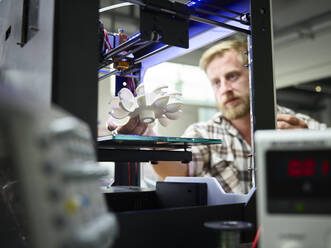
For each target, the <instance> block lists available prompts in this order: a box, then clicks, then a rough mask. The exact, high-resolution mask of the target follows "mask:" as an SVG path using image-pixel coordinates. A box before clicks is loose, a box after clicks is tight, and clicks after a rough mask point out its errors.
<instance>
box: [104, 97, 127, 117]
mask: <svg viewBox="0 0 331 248" xmlns="http://www.w3.org/2000/svg"><path fill="white" fill-rule="evenodd" d="M109 114H110V115H111V116H113V117H114V118H117V119H121V118H124V117H126V116H128V115H129V114H130V112H129V111H127V110H125V109H124V108H123V107H122V105H120V99H119V97H114V98H113V99H112V100H111V101H110V112H109Z"/></svg>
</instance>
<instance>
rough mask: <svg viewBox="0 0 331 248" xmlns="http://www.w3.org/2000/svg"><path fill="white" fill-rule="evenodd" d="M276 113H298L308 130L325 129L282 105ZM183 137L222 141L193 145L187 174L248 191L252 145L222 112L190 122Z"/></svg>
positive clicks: (226, 188) (235, 190) (229, 188)
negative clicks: (215, 143)
mask: <svg viewBox="0 0 331 248" xmlns="http://www.w3.org/2000/svg"><path fill="white" fill-rule="evenodd" d="M277 112H278V113H284V114H293V115H295V116H297V117H298V118H300V119H302V120H303V121H305V122H306V124H307V125H308V128H310V129H324V128H326V125H325V124H321V123H319V122H317V121H315V120H314V119H312V118H310V117H309V116H307V115H303V114H296V113H295V112H293V111H292V110H290V109H288V108H285V107H280V106H277ZM183 137H191V138H206V139H221V140H222V144H217V145H198V146H192V161H191V162H190V163H189V176H210V177H215V178H216V179H217V180H218V181H219V182H220V184H221V186H222V187H223V189H224V191H225V192H227V193H243V194H246V193H248V192H249V190H250V189H251V187H252V171H253V168H251V167H252V164H253V163H252V158H251V156H250V155H251V147H250V145H249V144H248V143H247V142H246V141H245V140H244V138H243V137H242V136H241V134H240V133H239V131H238V130H237V129H236V128H235V127H234V126H232V124H231V123H230V122H229V121H228V120H227V119H226V118H225V117H223V116H222V114H221V113H217V114H215V115H214V116H213V117H212V119H210V120H208V121H207V122H199V123H195V124H192V125H190V126H189V127H188V128H187V129H186V131H185V132H184V134H183Z"/></svg>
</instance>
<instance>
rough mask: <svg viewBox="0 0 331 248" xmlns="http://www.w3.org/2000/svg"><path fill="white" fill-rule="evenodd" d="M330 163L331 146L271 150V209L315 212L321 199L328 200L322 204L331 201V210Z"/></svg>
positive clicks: (268, 169) (268, 166)
mask: <svg viewBox="0 0 331 248" xmlns="http://www.w3.org/2000/svg"><path fill="white" fill-rule="evenodd" d="M330 167H331V151H330V150H300V151H298V150H295V151H268V152H267V153H266V176H267V177H266V179H267V182H266V183H267V194H268V202H269V210H270V209H271V210H276V212H277V211H278V210H280V209H283V210H284V211H285V210H286V211H287V210H293V211H299V212H303V213H304V212H309V213H312V212H314V211H315V210H316V211H317V210H318V207H321V205H322V204H321V202H327V204H324V205H323V206H326V205H328V209H329V210H328V211H329V212H331V168H330ZM329 205H330V206H329ZM298 206H299V207H298ZM286 211H285V212H286Z"/></svg>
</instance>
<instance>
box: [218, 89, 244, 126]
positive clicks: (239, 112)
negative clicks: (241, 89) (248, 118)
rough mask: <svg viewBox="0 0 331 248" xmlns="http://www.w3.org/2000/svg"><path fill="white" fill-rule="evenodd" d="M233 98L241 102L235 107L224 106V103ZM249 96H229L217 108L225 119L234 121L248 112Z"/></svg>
mask: <svg viewBox="0 0 331 248" xmlns="http://www.w3.org/2000/svg"><path fill="white" fill-rule="evenodd" d="M233 98H239V100H240V101H241V102H240V103H239V104H238V105H235V106H231V105H230V106H229V107H227V106H225V103H226V102H227V101H228V100H230V99H233ZM249 99H250V98H249V94H247V95H244V96H236V95H229V96H227V98H226V99H225V100H224V101H223V102H222V103H221V104H219V108H220V110H221V112H222V114H223V116H224V117H225V118H227V119H228V120H230V121H231V120H235V119H238V118H241V117H243V116H245V115H247V114H248V113H249V110H250V100H249Z"/></svg>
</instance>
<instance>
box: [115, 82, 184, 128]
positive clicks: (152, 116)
mask: <svg viewBox="0 0 331 248" xmlns="http://www.w3.org/2000/svg"><path fill="white" fill-rule="evenodd" d="M136 92H137V96H136V97H135V96H134V95H133V94H132V92H131V91H130V90H129V89H127V88H122V89H121V90H120V91H119V92H118V96H116V97H114V98H113V99H112V100H111V102H110V109H111V110H110V112H109V114H110V117H111V119H112V122H113V123H114V124H115V125H118V126H123V125H125V124H126V123H128V121H129V120H130V119H131V118H133V117H136V116H138V115H139V119H140V121H141V122H143V123H146V124H151V123H153V122H154V121H155V120H156V119H157V120H158V121H159V123H160V124H161V125H162V126H164V127H166V126H168V124H169V119H170V120H177V119H178V118H179V116H180V114H181V113H182V111H181V107H182V105H183V102H182V101H181V100H180V96H181V95H182V94H181V93H179V92H177V91H169V90H168V86H160V87H158V88H156V89H155V90H153V91H152V92H151V93H146V92H145V87H144V84H140V85H139V86H138V87H137V89H136Z"/></svg>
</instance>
